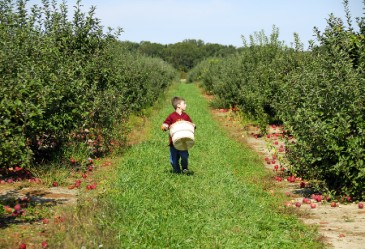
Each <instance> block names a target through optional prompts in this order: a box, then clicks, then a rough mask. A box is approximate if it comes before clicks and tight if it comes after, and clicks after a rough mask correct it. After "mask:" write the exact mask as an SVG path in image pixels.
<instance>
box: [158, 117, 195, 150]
mask: <svg viewBox="0 0 365 249" xmlns="http://www.w3.org/2000/svg"><path fill="white" fill-rule="evenodd" d="M177 121H189V122H191V123H192V122H193V121H192V120H191V118H190V117H189V115H188V114H186V113H185V112H183V113H181V115H180V114H179V113H177V112H173V113H171V114H170V115H169V116H168V117H167V118H166V120H165V121H164V122H163V123H164V124H167V125H168V126H169V127H170V125H172V124H173V123H175V122H177ZM169 145H170V146H172V137H171V136H169Z"/></svg>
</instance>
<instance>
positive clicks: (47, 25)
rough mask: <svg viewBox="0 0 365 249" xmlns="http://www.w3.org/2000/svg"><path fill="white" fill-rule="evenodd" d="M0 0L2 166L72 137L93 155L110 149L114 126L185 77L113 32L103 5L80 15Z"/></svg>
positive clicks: (36, 156)
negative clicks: (103, 17)
mask: <svg viewBox="0 0 365 249" xmlns="http://www.w3.org/2000/svg"><path fill="white" fill-rule="evenodd" d="M42 2H43V6H33V7H32V8H31V9H29V8H28V7H27V6H26V1H22V0H18V1H12V0H5V1H1V2H0V84H1V87H0V141H1V143H0V168H2V167H10V166H14V165H20V166H29V165H31V164H32V163H33V162H34V161H35V160H43V159H46V158H47V157H49V155H51V154H52V153H53V152H56V151H58V152H60V151H61V153H66V152H65V151H67V148H68V147H69V146H70V142H71V141H75V140H77V141H78V143H81V144H85V143H87V141H86V140H89V142H90V139H91V140H93V141H92V142H90V143H91V144H89V146H88V148H87V150H88V152H87V153H89V155H90V156H92V155H99V154H102V153H105V152H107V151H108V150H109V149H110V143H111V139H112V135H113V133H114V127H115V126H116V124H118V123H123V122H124V121H125V120H126V118H127V117H128V115H129V114H130V113H131V112H137V111H139V110H141V109H142V108H145V107H148V106H149V105H151V104H152V103H153V102H154V101H155V100H156V99H157V97H158V96H159V95H160V94H161V92H162V91H164V89H165V88H166V87H167V86H168V85H169V84H170V82H171V81H172V80H173V79H174V78H175V77H176V76H177V72H176V71H175V70H174V69H173V68H172V67H171V66H169V65H166V63H164V62H162V61H161V60H158V59H152V58H147V57H143V56H140V55H136V54H131V53H129V52H126V51H125V50H124V49H123V46H122V45H121V44H120V42H118V41H117V36H118V35H119V34H120V32H121V30H117V31H115V33H112V32H114V31H113V30H110V32H108V33H105V32H104V31H103V27H102V26H101V25H100V20H98V19H97V18H95V14H94V12H95V9H94V8H92V9H90V11H89V12H88V13H83V12H82V11H81V7H80V6H81V5H80V1H78V2H77V4H76V6H75V10H74V13H73V18H72V20H68V7H67V6H66V5H65V3H63V4H61V5H59V6H56V5H55V3H54V2H52V3H50V1H47V0H45V1H42Z"/></svg>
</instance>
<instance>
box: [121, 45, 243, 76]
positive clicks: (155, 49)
mask: <svg viewBox="0 0 365 249" xmlns="http://www.w3.org/2000/svg"><path fill="white" fill-rule="evenodd" d="M122 44H123V45H124V46H125V48H126V49H127V50H129V51H137V52H139V53H141V54H142V55H147V56H150V57H158V58H161V59H163V60H164V61H166V62H168V63H170V64H171V65H172V66H174V67H175V68H176V69H177V70H179V71H181V72H188V71H189V70H190V69H192V68H194V67H195V66H196V65H197V64H198V63H199V62H201V61H203V60H205V59H207V58H209V57H226V56H228V55H232V54H235V53H237V51H238V48H236V47H235V46H233V45H221V44H216V43H204V41H202V40H194V39H187V40H183V41H182V42H178V43H175V44H168V45H164V44H159V43H153V42H149V41H142V42H140V43H136V42H131V41H123V42H122Z"/></svg>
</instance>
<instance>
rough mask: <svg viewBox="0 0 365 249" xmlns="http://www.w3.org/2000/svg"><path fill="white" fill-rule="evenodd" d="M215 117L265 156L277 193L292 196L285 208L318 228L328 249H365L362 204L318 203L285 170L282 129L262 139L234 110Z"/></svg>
mask: <svg viewBox="0 0 365 249" xmlns="http://www.w3.org/2000/svg"><path fill="white" fill-rule="evenodd" d="M212 115H213V117H214V118H215V119H216V120H217V121H218V122H219V123H220V124H222V126H224V127H225V129H226V130H227V131H228V132H229V134H231V136H232V138H234V139H236V140H238V141H239V142H242V143H244V144H245V145H247V146H249V147H250V148H251V149H252V150H253V151H255V152H257V153H258V154H259V155H261V157H262V161H263V165H264V166H265V167H266V168H267V169H268V170H270V171H272V172H273V175H274V177H273V181H274V182H276V186H277V189H278V190H275V191H282V192H283V193H285V194H286V195H287V196H288V202H287V203H284V204H283V205H285V206H286V207H287V208H294V209H296V211H297V212H296V213H298V218H299V219H300V220H302V221H303V222H304V223H305V224H308V225H312V226H316V227H318V231H319V233H320V235H321V236H322V240H323V241H324V243H325V244H326V245H327V247H328V248H335V249H344V248H353V249H360V248H364V247H365V246H364V245H365V226H364V222H365V209H359V207H358V204H357V203H352V202H349V203H346V204H341V203H340V204H337V205H336V207H331V201H330V200H329V201H326V200H320V201H319V202H318V201H317V200H315V198H316V197H315V195H312V193H311V190H310V188H307V187H304V188H303V186H302V187H301V182H302V184H306V182H305V181H303V180H302V179H300V178H292V179H289V178H288V176H289V175H290V174H289V173H288V170H287V167H286V166H285V165H286V162H285V160H284V155H285V143H284V139H283V131H282V128H281V127H280V126H275V125H272V126H268V127H267V131H268V132H267V134H265V135H261V134H260V130H259V128H258V127H255V126H253V125H245V126H243V125H242V124H241V120H240V117H239V115H237V114H236V113H235V112H234V111H232V110H229V109H228V110H227V109H215V110H212ZM293 141H295V139H294V138H293ZM291 181H292V182H291ZM271 191H272V190H271ZM304 198H307V203H305V202H303V199H304ZM322 198H323V197H322ZM296 203H300V207H296ZM311 204H312V207H311ZM297 205H299V204H297Z"/></svg>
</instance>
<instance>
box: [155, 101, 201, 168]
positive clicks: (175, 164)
mask: <svg viewBox="0 0 365 249" xmlns="http://www.w3.org/2000/svg"><path fill="white" fill-rule="evenodd" d="M171 104H172V106H173V107H174V109H175V111H174V112H173V113H171V114H170V115H169V116H168V117H167V118H166V120H165V121H164V122H163V124H162V126H161V129H162V130H163V131H167V130H168V129H169V128H170V126H171V125H172V124H174V123H176V122H178V121H189V122H191V123H193V121H192V120H191V118H190V117H189V115H188V114H187V113H186V112H185V110H186V102H185V99H184V98H182V97H173V98H172V99H171ZM193 125H194V128H196V126H195V124H194V123H193ZM169 146H170V163H171V166H172V170H173V172H174V173H181V172H183V173H185V174H191V173H192V172H191V171H189V168H188V166H189V165H188V164H189V161H188V160H189V152H188V151H187V150H177V149H176V148H175V147H174V144H173V143H172V137H171V136H169ZM180 159H181V168H180V163H179V161H180Z"/></svg>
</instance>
